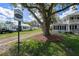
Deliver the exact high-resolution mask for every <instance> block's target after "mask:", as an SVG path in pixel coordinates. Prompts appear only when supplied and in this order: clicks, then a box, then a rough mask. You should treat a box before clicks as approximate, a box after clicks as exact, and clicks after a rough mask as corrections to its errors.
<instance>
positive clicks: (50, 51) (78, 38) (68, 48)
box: [3, 34, 79, 56]
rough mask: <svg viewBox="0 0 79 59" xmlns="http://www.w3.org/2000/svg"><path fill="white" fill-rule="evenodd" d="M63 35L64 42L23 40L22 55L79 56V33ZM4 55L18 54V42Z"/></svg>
mask: <svg viewBox="0 0 79 59" xmlns="http://www.w3.org/2000/svg"><path fill="white" fill-rule="evenodd" d="M61 35H63V36H64V40H63V41H62V42H40V41H36V40H33V39H32V38H31V39H30V40H27V41H23V42H22V43H21V46H20V55H34V56H51V55H55V56H72V55H73V56H79V35H74V34H61ZM38 39H39V38H38ZM12 51H13V52H12ZM11 52H12V53H11ZM3 55H17V44H14V45H13V47H12V48H11V49H10V50H9V51H8V52H6V53H5V54H3Z"/></svg>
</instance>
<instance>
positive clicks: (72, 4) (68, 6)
mask: <svg viewBox="0 0 79 59" xmlns="http://www.w3.org/2000/svg"><path fill="white" fill-rule="evenodd" d="M73 5H79V3H73V4H71V5H69V6H67V7H65V8H63V9H60V10H58V11H55V12H53V13H52V14H51V15H50V17H51V16H52V15H53V14H56V13H59V12H61V11H64V10H66V9H68V8H69V7H71V6H73Z"/></svg>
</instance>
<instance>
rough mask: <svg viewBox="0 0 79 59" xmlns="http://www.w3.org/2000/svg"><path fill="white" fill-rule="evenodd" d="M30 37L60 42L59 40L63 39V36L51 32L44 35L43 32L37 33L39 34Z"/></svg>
mask: <svg viewBox="0 0 79 59" xmlns="http://www.w3.org/2000/svg"><path fill="white" fill-rule="evenodd" d="M32 38H33V39H35V40H39V41H53V42H60V41H63V39H64V38H63V36H61V35H57V34H53V35H49V36H44V35H43V34H39V35H36V36H33V37H32Z"/></svg>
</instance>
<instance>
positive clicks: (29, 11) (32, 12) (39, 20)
mask: <svg viewBox="0 0 79 59" xmlns="http://www.w3.org/2000/svg"><path fill="white" fill-rule="evenodd" d="M28 10H29V12H30V13H32V15H33V16H34V17H35V18H36V20H37V21H38V22H39V23H40V24H41V25H42V22H41V21H40V19H39V18H38V17H37V16H36V15H35V14H34V13H33V11H32V10H31V9H29V8H28Z"/></svg>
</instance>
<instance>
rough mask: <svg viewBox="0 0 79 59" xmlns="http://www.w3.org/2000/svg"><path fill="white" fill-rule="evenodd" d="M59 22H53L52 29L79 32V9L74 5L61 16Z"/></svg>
mask: <svg viewBox="0 0 79 59" xmlns="http://www.w3.org/2000/svg"><path fill="white" fill-rule="evenodd" d="M60 17H61V18H60V20H59V21H58V22H55V23H53V26H52V29H53V30H52V31H56V32H73V33H79V11H78V10H77V8H74V7H73V6H72V7H70V9H69V10H68V11H66V12H64V13H63V15H62V16H60Z"/></svg>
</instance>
